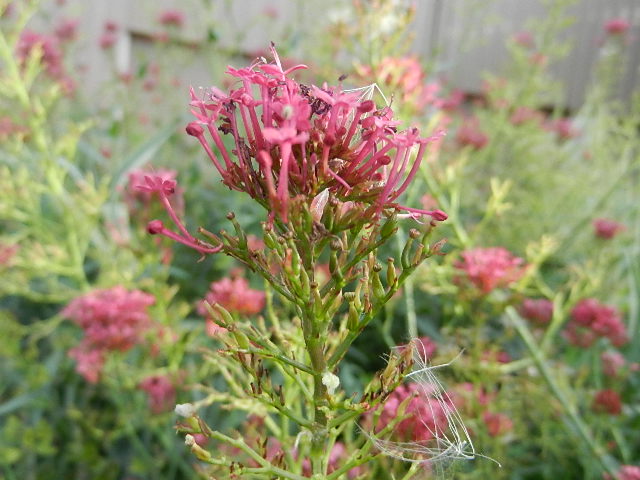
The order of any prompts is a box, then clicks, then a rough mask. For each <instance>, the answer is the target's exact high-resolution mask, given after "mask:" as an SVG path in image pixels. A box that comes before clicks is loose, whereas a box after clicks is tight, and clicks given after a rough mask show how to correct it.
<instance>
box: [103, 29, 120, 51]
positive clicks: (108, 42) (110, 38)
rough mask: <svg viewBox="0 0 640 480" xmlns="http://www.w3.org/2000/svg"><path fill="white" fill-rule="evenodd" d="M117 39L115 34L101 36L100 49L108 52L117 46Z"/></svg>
mask: <svg viewBox="0 0 640 480" xmlns="http://www.w3.org/2000/svg"><path fill="white" fill-rule="evenodd" d="M117 39H118V37H117V36H116V35H115V34H114V33H113V32H104V33H103V34H102V35H101V36H100V38H99V40H98V43H99V45H100V48H102V49H103V50H107V49H109V48H111V47H113V46H114V45H115V43H116V40H117Z"/></svg>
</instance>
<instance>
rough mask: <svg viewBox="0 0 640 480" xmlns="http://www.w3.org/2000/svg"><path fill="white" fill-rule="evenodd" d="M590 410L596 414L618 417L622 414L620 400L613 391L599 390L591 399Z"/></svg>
mask: <svg viewBox="0 0 640 480" xmlns="http://www.w3.org/2000/svg"><path fill="white" fill-rule="evenodd" d="M591 408H593V410H595V411H596V412H602V413H608V414H609V415H620V414H621V413H622V400H621V399H620V395H619V394H618V392H616V391H615V390H611V389H607V390H600V391H599V392H598V393H596V395H595V397H594V398H593V404H592V407H591Z"/></svg>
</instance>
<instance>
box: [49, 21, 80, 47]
mask: <svg viewBox="0 0 640 480" xmlns="http://www.w3.org/2000/svg"><path fill="white" fill-rule="evenodd" d="M79 23H80V21H79V20H78V19H68V18H66V19H62V20H61V21H60V23H59V24H58V25H57V26H56V29H55V35H56V37H58V40H60V41H61V42H68V41H71V40H74V39H75V38H76V35H77V30H78V24H79Z"/></svg>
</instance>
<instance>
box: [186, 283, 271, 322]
mask: <svg viewBox="0 0 640 480" xmlns="http://www.w3.org/2000/svg"><path fill="white" fill-rule="evenodd" d="M205 302H206V303H208V304H210V305H213V304H216V303H218V304H220V305H222V306H223V307H224V308H225V309H226V310H228V311H229V312H231V313H238V314H240V315H255V314H257V313H259V312H260V311H261V310H262V309H263V308H264V303H265V293H264V292H262V291H260V290H252V289H251V288H249V282H247V280H246V279H245V278H242V277H235V278H223V279H222V280H219V281H217V282H213V283H211V285H210V286H209V292H208V293H207V295H206V296H205V298H204V300H202V301H201V302H200V304H199V305H198V313H199V314H200V315H202V316H203V317H208V316H209V313H208V310H207V308H206V307H205Z"/></svg>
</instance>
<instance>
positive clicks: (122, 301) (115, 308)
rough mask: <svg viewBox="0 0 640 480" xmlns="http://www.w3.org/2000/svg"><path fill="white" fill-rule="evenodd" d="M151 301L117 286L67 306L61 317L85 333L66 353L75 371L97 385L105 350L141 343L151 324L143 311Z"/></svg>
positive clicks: (84, 297) (133, 291)
mask: <svg viewBox="0 0 640 480" xmlns="http://www.w3.org/2000/svg"><path fill="white" fill-rule="evenodd" d="M154 302H155V299H154V298H153V296H151V295H149V294H147V293H144V292H141V291H140V290H131V291H129V290H126V289H125V288H124V287H121V286H116V287H113V288H110V289H107V290H95V291H93V292H90V293H87V294H86V295H83V296H82V297H78V298H76V299H75V300H73V301H72V302H71V303H70V304H69V305H67V306H66V307H65V308H64V310H62V315H64V316H66V317H67V318H69V319H71V320H73V321H74V322H75V323H76V324H78V325H79V326H80V327H82V329H83V330H84V338H83V339H82V341H81V342H80V344H79V345H78V346H77V347H75V348H73V349H71V350H70V351H69V356H70V357H71V358H74V359H75V360H76V362H77V365H76V371H77V372H78V373H80V374H81V375H82V376H83V377H85V379H86V380H87V381H89V382H91V383H95V382H97V381H98V380H99V377H100V373H101V371H102V366H103V364H104V361H105V353H106V352H107V351H110V350H119V351H126V350H129V349H131V348H132V347H133V346H134V345H136V344H137V343H139V342H140V341H141V340H142V334H143V333H144V332H145V331H146V330H147V329H148V328H149V326H150V323H151V320H150V318H149V315H148V313H147V311H146V310H147V307H149V306H150V305H152V304H153V303H154Z"/></svg>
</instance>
